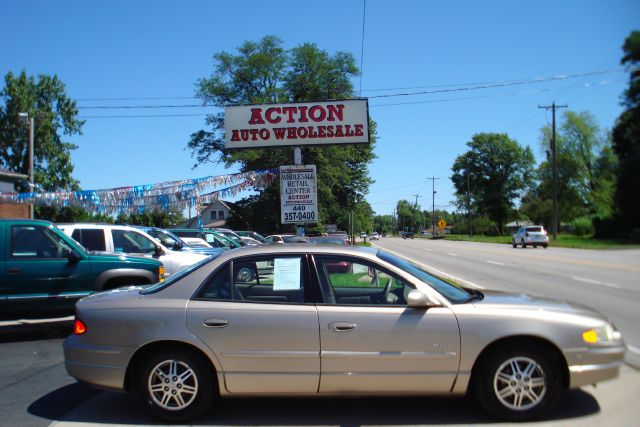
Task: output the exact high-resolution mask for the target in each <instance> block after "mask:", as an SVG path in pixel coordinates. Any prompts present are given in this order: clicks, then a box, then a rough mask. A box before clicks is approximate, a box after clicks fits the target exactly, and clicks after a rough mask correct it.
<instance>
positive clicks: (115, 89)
mask: <svg viewBox="0 0 640 427" xmlns="http://www.w3.org/2000/svg"><path fill="white" fill-rule="evenodd" d="M362 18H363V1H362V0H357V1H356V0H325V1H322V2H303V1H293V0H291V1H284V0H283V1H278V0H274V1H269V2H268V1H257V0H256V1H248V0H244V1H243V0H240V1H238V0H234V1H226V2H221V1H220V2H214V1H181V2H178V1H175V2H173V1H172V2H170V1H160V0H154V1H115V0H113V1H102V2H97V1H95V2H86V1H56V2H52V1H32V0H25V1H19V2H15V1H14V2H4V4H3V7H2V14H0V40H3V42H2V48H1V49H0V73H2V75H3V76H4V75H5V74H6V73H7V72H8V71H13V72H14V73H18V72H20V71H21V70H22V69H25V70H26V71H27V73H28V74H30V75H36V74H40V73H45V74H57V75H58V77H59V78H60V79H61V80H62V81H63V82H64V83H65V84H66V86H67V93H68V94H69V95H70V96H71V97H72V98H74V99H77V100H78V105H79V106H80V107H82V108H81V110H80V116H81V117H85V118H86V124H85V126H84V128H83V134H82V135H80V136H73V137H68V138H66V139H67V140H68V141H70V142H73V143H75V144H77V145H78V146H79V148H78V149H77V150H75V151H74V152H73V162H74V164H75V170H74V177H75V178H77V179H79V180H80V185H81V186H82V188H83V189H105V188H113V187H122V186H130V185H142V184H153V183H159V182H164V181H172V180H180V179H187V178H196V177H204V176H209V175H222V174H228V173H233V172H236V171H237V170H236V169H231V170H228V169H224V167H223V166H222V165H219V164H213V163H210V164H204V165H200V166H199V167H197V168H196V169H192V166H193V164H194V162H195V160H194V159H193V158H192V157H191V155H190V152H189V151H188V150H186V148H185V147H186V144H187V142H188V140H189V136H190V134H191V133H193V132H195V131H197V130H200V129H202V128H204V126H205V125H204V114H206V113H208V112H209V113H211V112H213V111H214V110H213V109H212V108H172V109H108V110H100V109H90V108H86V107H92V106H93V107H95V106H122V105H129V106H140V105H167V104H193V103H197V102H194V101H195V100H193V99H189V97H192V96H193V94H194V89H195V82H196V81H197V80H198V79H199V78H204V77H208V76H209V75H210V74H211V72H212V66H213V61H212V55H213V54H214V53H216V52H220V51H223V50H224V51H227V52H231V53H235V52H236V48H237V47H238V46H240V45H241V44H242V43H243V41H245V40H259V39H260V38H262V37H263V36H265V35H272V34H273V35H277V36H279V37H281V38H282V40H283V41H284V44H285V47H286V48H292V47H295V46H297V45H299V44H302V43H305V42H311V43H315V44H317V46H318V47H319V48H321V49H324V50H326V51H328V52H329V53H334V52H337V51H346V52H351V53H352V54H353V55H354V56H355V57H356V60H357V62H358V63H360V55H361V46H362ZM639 24H640V2H638V1H636V0H627V1H624V0H611V1H606V2H603V1H591V0H587V1H546V0H543V1H541V0H536V1H529V2H523V1H483V2H480V1H452V2H437V1H382V0H368V1H367V2H366V18H365V31H364V56H363V67H362V77H361V79H362V80H361V81H360V78H356V79H354V81H353V83H354V87H355V88H356V90H358V88H359V87H360V85H362V96H366V97H370V101H369V106H370V111H369V113H370V116H371V117H372V118H373V119H374V120H375V121H376V122H377V124H378V143H377V146H376V148H375V152H376V155H377V156H378V158H377V159H376V160H375V161H374V162H373V163H372V164H371V165H370V172H371V176H372V178H373V179H374V180H375V181H376V182H375V184H374V185H372V186H371V188H370V193H369V194H368V195H367V200H368V201H369V202H370V203H371V205H372V207H373V209H374V211H375V212H376V213H377V214H391V212H392V210H393V209H394V207H395V204H396V201H397V200H398V199H402V198H404V199H407V200H411V201H412V202H413V201H415V194H419V196H420V197H419V198H418V203H419V204H420V205H421V206H422V208H423V209H428V210H430V209H431V180H427V178H428V177H432V176H435V177H439V178H440V179H439V180H436V182H435V183H436V184H435V185H436V191H437V194H436V196H435V205H436V208H439V209H447V210H452V209H453V206H452V205H450V202H451V201H452V200H453V199H454V197H453V185H452V184H451V181H450V179H449V177H450V176H451V166H452V164H453V161H454V159H455V157H456V156H458V155H459V154H461V153H463V152H464V151H465V150H466V146H465V144H466V142H468V141H469V140H470V139H471V137H472V135H473V134H475V133H478V132H506V133H508V134H509V135H510V136H511V137H512V138H514V139H516V140H517V141H518V142H519V143H520V144H521V145H523V146H527V145H528V146H530V147H531V148H532V149H533V151H534V153H535V154H536V156H538V158H541V148H540V134H539V129H540V128H541V127H542V126H544V125H546V124H547V123H550V122H551V115H550V113H549V112H545V110H541V109H539V108H538V105H541V104H543V105H548V104H550V103H551V102H552V101H554V100H555V101H556V102H557V103H558V104H568V105H569V108H570V109H571V110H573V111H589V112H591V113H592V114H593V115H594V116H595V118H596V120H597V121H598V123H599V125H600V126H601V127H602V128H603V129H606V128H611V127H612V126H613V124H614V122H615V119H616V117H617V116H618V115H619V114H620V112H621V106H620V95H621V93H622V92H623V90H624V89H625V87H626V85H627V81H628V74H627V73H626V72H625V71H624V70H623V69H622V68H621V66H620V65H619V61H620V57H621V56H622V49H621V46H622V44H623V42H624V39H625V38H626V37H627V36H628V34H629V33H630V32H631V31H632V30H634V29H636V30H637V29H640V25H639ZM596 72H597V73H599V74H591V73H596ZM588 74H590V75H588ZM574 75H578V76H579V77H573V78H564V79H555V80H550V78H552V77H554V76H556V77H557V76H574ZM532 79H541V80H542V81H539V82H536V83H526V84H517V85H516V84H510V85H508V86H498V87H492V88H486V89H480V88H478V86H487V84H488V83H490V84H489V86H493V85H494V84H500V83H505V82H516V81H517V82H522V81H529V80H532ZM462 88H466V89H468V90H464V91H460V90H458V91H449V92H441V93H430V94H424V95H411V96H393V97H388V98H375V97H376V96H379V95H389V94H399V93H412V92H420V91H431V92H433V91H437V90H443V89H448V90H451V89H462ZM125 98H127V99H125ZM159 98H162V99H159ZM170 114H174V115H175V114H182V115H189V114H191V115H192V116H179V117H118V118H115V117H107V118H105V117H103V118H96V116H141V115H155V116H162V115H170ZM241 196H242V194H241V195H239V196H238V197H241ZM319 202H320V203H322V201H319Z"/></svg>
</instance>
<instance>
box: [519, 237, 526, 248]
mask: <svg viewBox="0 0 640 427" xmlns="http://www.w3.org/2000/svg"><path fill="white" fill-rule="evenodd" d="M520 243H522V249H525V248H526V247H527V243H526V242H525V241H524V239H522V240H521V241H520Z"/></svg>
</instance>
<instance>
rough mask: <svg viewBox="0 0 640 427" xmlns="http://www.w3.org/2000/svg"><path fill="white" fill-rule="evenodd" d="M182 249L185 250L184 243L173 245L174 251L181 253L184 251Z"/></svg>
mask: <svg viewBox="0 0 640 427" xmlns="http://www.w3.org/2000/svg"><path fill="white" fill-rule="evenodd" d="M182 248H184V244H183V243H182V242H176V243H175V244H174V245H173V250H174V251H181V250H182Z"/></svg>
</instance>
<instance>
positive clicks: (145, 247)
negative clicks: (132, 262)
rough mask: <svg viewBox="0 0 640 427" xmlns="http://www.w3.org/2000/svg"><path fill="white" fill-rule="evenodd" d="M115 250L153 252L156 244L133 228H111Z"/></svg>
mask: <svg viewBox="0 0 640 427" xmlns="http://www.w3.org/2000/svg"><path fill="white" fill-rule="evenodd" d="M111 235H112V237H113V250H114V252H122V253H152V252H154V251H155V250H156V246H155V245H154V244H153V242H152V241H151V240H149V239H148V238H146V237H145V236H143V235H142V234H140V233H136V232H135V231H132V230H111Z"/></svg>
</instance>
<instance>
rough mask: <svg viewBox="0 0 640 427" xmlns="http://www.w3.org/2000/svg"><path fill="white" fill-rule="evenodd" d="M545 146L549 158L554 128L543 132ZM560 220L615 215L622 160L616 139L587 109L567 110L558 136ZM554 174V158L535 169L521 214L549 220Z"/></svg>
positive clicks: (544, 150) (539, 221)
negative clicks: (619, 161)
mask: <svg viewBox="0 0 640 427" xmlns="http://www.w3.org/2000/svg"><path fill="white" fill-rule="evenodd" d="M541 132H542V137H541V141H540V146H541V149H542V150H543V152H545V153H547V157H549V156H550V153H549V151H548V150H549V145H550V142H549V141H550V140H551V136H552V135H551V132H552V130H551V128H550V127H548V126H547V127H544V128H543V129H542V130H541ZM556 155H557V159H556V161H557V169H558V220H559V222H560V223H571V222H573V221H574V220H575V219H576V218H581V217H583V218H589V219H590V220H594V219H604V218H609V217H610V216H611V215H612V214H613V208H614V205H613V191H614V188H615V171H616V167H617V159H616V156H615V155H614V153H613V151H612V149H611V141H610V140H609V138H608V137H607V135H606V134H605V133H603V132H602V131H601V130H600V128H599V126H598V124H597V123H596V120H595V118H594V117H593V116H592V115H591V114H590V113H588V112H582V113H575V112H572V111H568V112H567V113H566V114H565V115H564V121H563V123H562V125H561V126H560V129H559V131H558V135H557V136H556ZM552 185H553V176H552V165H551V161H550V159H547V160H545V161H543V162H542V163H541V164H540V165H539V167H538V169H537V171H536V184H535V185H533V186H532V188H531V189H530V191H529V193H528V194H527V195H526V196H525V197H524V198H523V203H522V205H521V212H523V213H524V214H526V216H528V217H529V219H531V220H532V221H534V222H536V223H541V224H550V223H551V216H552V212H551V209H552V202H551V200H552V197H553V196H552V195H553V186H552Z"/></svg>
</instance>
